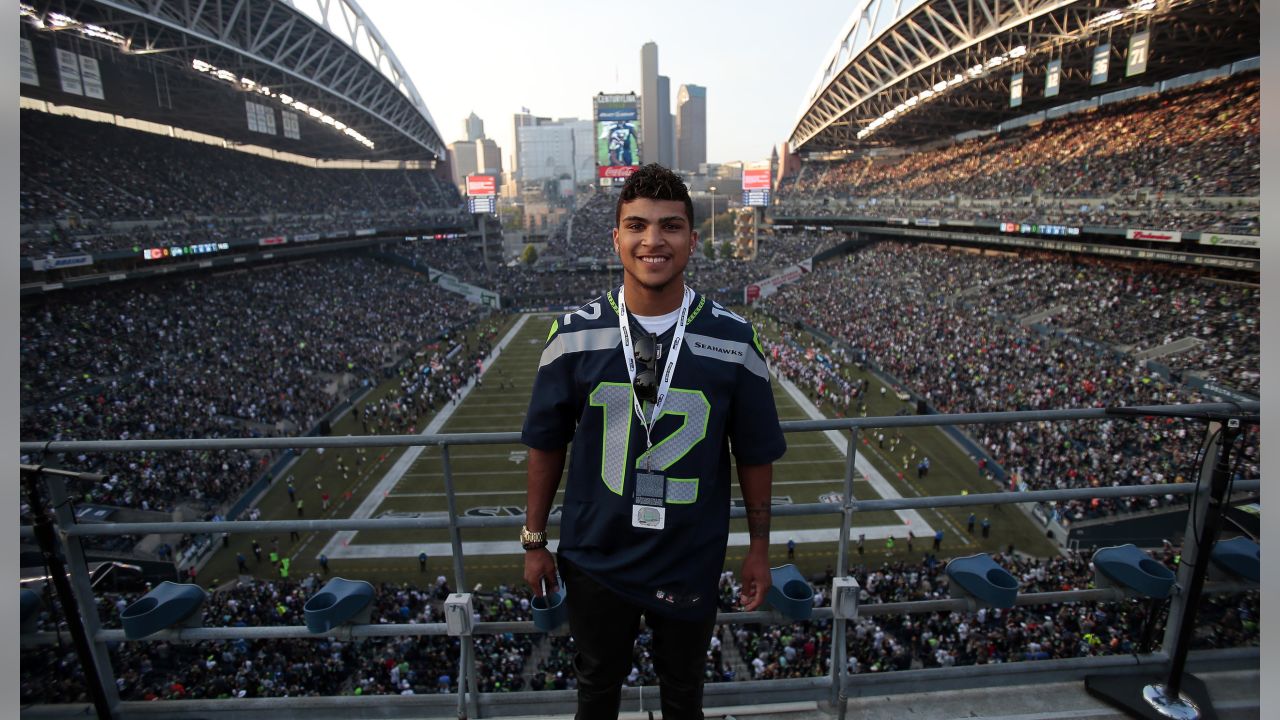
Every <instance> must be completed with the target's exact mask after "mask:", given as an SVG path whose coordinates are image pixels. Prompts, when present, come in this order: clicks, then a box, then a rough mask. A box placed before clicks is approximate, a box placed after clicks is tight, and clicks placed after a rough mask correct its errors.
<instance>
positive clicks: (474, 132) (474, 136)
mask: <svg viewBox="0 0 1280 720" xmlns="http://www.w3.org/2000/svg"><path fill="white" fill-rule="evenodd" d="M462 125H463V128H464V129H463V133H464V134H465V135H466V136H467V142H475V141H476V140H483V139H484V121H483V120H481V119H480V116H479V115H476V114H475V113H474V112H473V113H471V114H470V115H468V116H467V119H466V120H463V121H462Z"/></svg>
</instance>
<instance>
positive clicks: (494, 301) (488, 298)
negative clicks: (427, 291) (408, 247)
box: [427, 267, 502, 308]
mask: <svg viewBox="0 0 1280 720" xmlns="http://www.w3.org/2000/svg"><path fill="white" fill-rule="evenodd" d="M427 279H429V280H430V281H431V282H433V283H435V284H437V285H439V286H440V287H441V289H443V290H447V291H449V292H451V293H454V294H456V295H461V296H462V297H464V298H466V299H467V300H468V301H469V302H473V303H476V304H477V305H484V306H485V307H491V308H498V307H501V305H502V302H501V298H499V296H498V293H496V292H493V291H492V290H485V289H484V288H482V287H477V286H475V285H471V284H469V283H465V282H463V281H461V280H459V279H458V278H456V277H454V276H453V275H450V274H449V273H447V272H443V271H441V270H437V269H436V268H433V267H428V268H427Z"/></svg>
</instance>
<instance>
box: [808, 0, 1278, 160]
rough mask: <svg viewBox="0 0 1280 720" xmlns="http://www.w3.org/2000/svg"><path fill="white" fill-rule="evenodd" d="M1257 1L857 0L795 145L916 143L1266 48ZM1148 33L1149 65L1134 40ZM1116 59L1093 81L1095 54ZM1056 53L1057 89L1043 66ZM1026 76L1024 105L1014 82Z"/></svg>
mask: <svg viewBox="0 0 1280 720" xmlns="http://www.w3.org/2000/svg"><path fill="white" fill-rule="evenodd" d="M1258 6H1259V4H1258V1H1257V0H900V1H898V2H895V1H894V0H859V2H858V4H857V5H856V6H855V11H854V13H853V15H852V16H851V17H850V19H849V21H848V23H847V24H846V25H845V27H844V28H843V30H842V31H841V32H840V34H839V35H838V36H837V38H836V41H835V44H834V45H833V47H832V49H831V51H830V52H829V53H828V54H827V57H826V60H825V61H824V62H823V64H822V66H821V67H820V68H819V70H818V74H817V77H816V78H815V79H814V82H813V84H812V86H811V87H810V90H809V93H808V94H807V95H806V99H805V102H804V104H803V105H802V106H801V108H800V113H799V117H798V118H797V120H796V124H795V127H794V129H793V130H792V133H791V136H790V138H789V142H790V145H791V148H792V149H793V150H794V151H797V152H805V151H815V152H823V151H832V150H853V149H859V148H869V147H874V146H885V145H890V146H892V145H898V146H901V145H913V144H918V143H922V142H928V141H931V140H937V139H940V138H945V137H948V136H950V135H954V134H956V133H960V132H964V131H966V130H974V129H985V128H990V127H993V126H995V125H997V124H998V123H1000V122H1002V121H1004V120H1008V119H1012V118H1014V117H1019V116H1023V115H1028V114H1031V113H1035V112H1038V111H1041V110H1045V109H1048V108H1050V107H1053V106H1056V105H1061V104H1063V103H1067V102H1071V101H1074V100H1080V99H1083V98H1088V97H1093V96H1096V95H1099V94H1102V93H1107V92H1112V91H1115V90H1119V89H1123V88H1127V87H1133V86H1137V85H1150V84H1152V83H1154V82H1157V81H1160V80H1165V79H1168V78H1171V77H1175V76H1179V75H1184V74H1187V73H1191V72H1195V71H1198V70H1203V69H1208V68H1214V67H1220V66H1222V65H1225V64H1228V63H1231V62H1234V61H1237V60H1241V59H1245V58H1251V57H1255V56H1257V55H1258V52H1259V50H1258V48H1259V36H1260V23H1259V11H1258ZM1145 31H1149V33H1150V34H1149V43H1148V45H1147V47H1148V51H1147V54H1148V58H1147V64H1146V69H1145V71H1143V72H1141V73H1140V74H1133V75H1129V74H1128V72H1127V66H1126V63H1127V59H1128V56H1129V52H1130V51H1129V45H1130V39H1131V38H1132V37H1134V36H1135V35H1138V34H1139V33H1142V32H1145ZM1102 45H1106V46H1108V47H1107V48H1105V49H1103V50H1102V52H1103V53H1104V54H1105V55H1106V57H1107V58H1109V63H1110V67H1109V72H1108V73H1107V74H1106V78H1107V80H1106V82H1103V83H1100V84H1097V85H1093V84H1091V78H1092V76H1091V70H1092V67H1093V63H1094V53H1095V51H1096V50H1097V49H1098V48H1099V47H1100V46H1102ZM1054 61H1060V63H1061V66H1060V75H1059V77H1060V84H1059V92H1058V94H1057V96H1056V97H1046V96H1045V89H1046V83H1045V79H1046V74H1047V73H1048V70H1049V67H1050V64H1051V63H1054ZM1016 73H1021V74H1022V77H1021V79H1022V88H1023V92H1022V103H1021V105H1020V106H1018V107H1013V106H1012V103H1011V89H1010V85H1011V81H1012V79H1013V78H1014V76H1015V74H1016Z"/></svg>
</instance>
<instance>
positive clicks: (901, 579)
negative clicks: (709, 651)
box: [728, 546, 1260, 679]
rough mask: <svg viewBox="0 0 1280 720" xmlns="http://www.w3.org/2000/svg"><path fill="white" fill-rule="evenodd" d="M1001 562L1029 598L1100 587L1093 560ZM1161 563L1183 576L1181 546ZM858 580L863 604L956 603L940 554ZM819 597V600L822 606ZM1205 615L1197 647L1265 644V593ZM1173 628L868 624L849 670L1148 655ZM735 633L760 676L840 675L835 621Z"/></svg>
mask: <svg viewBox="0 0 1280 720" xmlns="http://www.w3.org/2000/svg"><path fill="white" fill-rule="evenodd" d="M995 559H996V561H997V562H998V563H999V564H1000V565H1001V566H1003V567H1004V568H1005V569H1006V570H1008V571H1009V572H1010V573H1011V574H1012V575H1013V576H1014V577H1015V578H1016V579H1017V580H1018V584H1019V588H1018V591H1019V593H1032V592H1056V591H1064V590H1079V589H1086V588H1090V587H1094V578H1093V572H1092V569H1091V566H1090V563H1089V562H1088V561H1087V560H1085V559H1084V558H1082V557H1080V556H1078V555H1075V554H1072V555H1070V556H1067V557H1056V558H1052V559H1050V560H1035V559H1027V558H1023V557H1019V556H1016V555H996V556H995ZM1158 559H1160V560H1162V561H1163V562H1164V563H1165V564H1166V565H1167V566H1168V567H1170V569H1175V570H1176V568H1177V551H1176V549H1175V548H1173V547H1171V546H1170V547H1166V548H1165V550H1164V552H1163V556H1162V557H1158ZM828 573H830V571H828ZM850 574H851V575H852V576H853V577H854V578H855V579H856V580H857V581H858V584H859V587H860V588H861V591H860V598H859V604H860V605H874V604H877V603H885V602H909V601H914V600H930V599H940V598H946V597H949V593H948V590H947V586H948V580H947V577H946V573H945V564H944V563H942V562H939V561H938V560H937V559H936V558H934V557H933V556H931V555H929V556H926V557H925V560H924V561H923V562H921V563H918V564H917V563H904V562H893V563H882V564H881V565H879V566H878V567H875V566H857V567H855V568H851V570H850ZM728 582H729V583H731V580H729V581H728ZM819 587H822V586H821V585H820V586H819ZM819 600H820V597H819V595H818V594H815V601H819ZM1200 618H1201V620H1200V622H1199V623H1197V627H1201V628H1206V629H1207V631H1206V632H1203V633H1197V634H1196V637H1195V639H1194V640H1193V647H1195V648H1218V647H1233V646H1242V645H1256V644H1257V643H1258V638H1259V619H1260V596H1259V593H1257V592H1256V591H1255V592H1249V593H1243V594H1237V595H1223V596H1206V599H1205V602H1204V603H1203V604H1202V605H1201V608H1200ZM1163 624H1164V618H1163V616H1162V615H1161V613H1160V612H1157V613H1156V615H1155V616H1154V617H1148V605H1147V604H1146V603H1145V602H1142V601H1125V602H1120V603H1099V602H1084V603H1067V604H1063V605H1035V606H1030V605H1028V606H1019V607H1015V608H1012V609H1008V610H1002V609H999V608H995V609H985V608H980V609H979V610H977V611H976V612H972V613H967V612H934V613H928V614H921V615H880V616H872V617H860V618H858V620H856V621H853V622H852V623H851V627H849V628H848V629H847V633H848V635H847V643H848V645H847V655H846V657H847V658H848V665H847V666H846V667H845V672H847V673H849V674H859V673H866V672H888V671H893V670H913V669H920V668H937V667H952V666H957V665H981V664H990V663H1008V662H1020V661H1029V660H1047V659H1060V658H1074V657H1087V656H1098V655H1117V654H1131V653H1137V652H1145V651H1149V650H1150V649H1151V647H1153V646H1158V645H1159V642H1160V638H1161V637H1162V633H1163ZM730 631H731V633H732V637H733V640H734V643H735V645H736V646H737V648H738V649H739V651H740V652H741V654H742V657H743V658H744V659H747V658H750V660H748V662H749V664H750V666H751V675H752V678H753V679H774V678H788V677H809V676H815V675H826V674H828V673H829V672H830V660H831V624H830V623H829V622H816V621H815V622H804V623H795V624H793V625H791V626H761V625H745V626H730ZM1153 642H1154V645H1152V644H1151V643H1153ZM1144 643H1146V648H1145V650H1144V649H1143V645H1144Z"/></svg>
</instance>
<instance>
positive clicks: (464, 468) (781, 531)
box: [200, 315, 1054, 587]
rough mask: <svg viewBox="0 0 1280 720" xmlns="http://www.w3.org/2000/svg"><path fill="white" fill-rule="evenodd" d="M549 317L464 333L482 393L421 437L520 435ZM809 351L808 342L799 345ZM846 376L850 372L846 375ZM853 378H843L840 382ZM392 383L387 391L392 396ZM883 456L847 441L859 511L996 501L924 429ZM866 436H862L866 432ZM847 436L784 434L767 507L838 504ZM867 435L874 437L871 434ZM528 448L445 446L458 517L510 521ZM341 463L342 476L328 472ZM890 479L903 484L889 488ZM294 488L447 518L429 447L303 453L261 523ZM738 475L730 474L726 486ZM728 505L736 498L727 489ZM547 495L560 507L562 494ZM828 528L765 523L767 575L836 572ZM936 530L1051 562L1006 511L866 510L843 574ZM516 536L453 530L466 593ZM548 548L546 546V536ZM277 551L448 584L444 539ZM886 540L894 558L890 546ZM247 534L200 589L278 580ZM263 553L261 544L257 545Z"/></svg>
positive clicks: (1037, 535)
mask: <svg viewBox="0 0 1280 720" xmlns="http://www.w3.org/2000/svg"><path fill="white" fill-rule="evenodd" d="M552 317H554V316H553V315H528V316H508V317H504V318H501V319H499V320H497V321H488V322H486V323H484V324H482V327H480V328H476V329H475V330H474V331H473V332H474V333H478V332H481V331H486V332H488V331H496V339H497V340H498V341H499V342H498V347H499V349H498V351H497V353H496V357H494V358H493V359H492V361H491V362H490V364H489V365H488V366H487V367H486V368H485V371H484V373H483V375H482V382H481V383H480V384H478V385H475V386H472V387H470V388H468V391H467V392H466V393H465V395H464V396H463V397H462V399H461V400H460V401H459V402H458V403H457V404H456V405H449V406H446V407H444V408H441V409H440V410H438V411H437V413H436V414H435V416H434V417H430V418H422V419H421V423H422V424H419V425H418V426H417V429H418V430H419V431H426V432H430V433H470V432H503V431H519V430H520V428H521V425H522V423H523V420H524V413H525V409H526V406H527V404H528V400H529V395H530V392H531V389H532V384H533V377H534V374H535V372H536V370H537V365H538V357H539V355H540V354H541V351H542V346H543V343H544V341H545V338H546V334H547V329H548V327H549V325H550V322H551V318H552ZM756 320H757V322H758V323H759V324H760V327H761V334H762V336H765V337H773V336H776V335H774V333H777V332H778V328H776V327H774V326H773V325H772V324H771V323H770V322H769V321H767V320H763V319H760V318H756ZM807 340H808V341H811V342H812V339H811V338H809V339H807ZM855 372H856V371H855ZM851 377H854V375H851ZM395 382H396V381H394V380H393V381H391V383H392V384H394V383H395ZM879 386H880V383H879V381H878V380H875V379H872V380H871V385H870V390H871V392H869V393H868V395H869V400H870V407H869V408H868V413H869V414H870V415H872V416H877V415H880V416H884V415H893V414H894V413H895V412H897V411H898V410H900V409H901V408H902V407H903V406H904V404H903V403H902V402H901V401H899V400H897V398H896V397H895V396H894V394H893V393H892V392H890V393H886V395H885V396H884V397H883V398H882V397H881V396H880V393H879ZM389 387H391V385H388V386H386V387H383V388H379V389H377V390H375V391H374V393H372V394H371V395H370V396H369V398H368V399H375V400H376V399H377V397H378V395H379V393H384V392H386V390H387V389H388V388H389ZM773 388H774V396H775V399H776V402H777V406H778V412H779V415H780V417H781V419H782V420H803V419H810V418H813V417H817V416H819V415H818V413H819V412H827V413H830V412H831V410H830V408H825V409H819V408H815V407H814V405H813V404H812V403H811V402H810V401H809V400H808V399H807V398H805V397H804V395H803V394H802V393H801V392H798V391H797V390H796V389H795V388H794V386H790V383H786V382H780V381H777V380H775V382H774V383H773ZM360 432H361V430H360V428H359V426H358V425H357V424H356V422H355V421H354V420H353V419H352V417H351V416H350V414H348V415H347V416H345V417H343V418H342V419H341V420H340V421H339V422H337V423H335V425H334V428H333V434H335V435H345V434H348V433H350V434H360ZM885 434H886V436H888V438H889V439H888V442H886V444H885V447H884V449H881V448H880V447H879V443H877V442H875V441H871V442H867V441H865V440H864V441H862V442H860V443H859V448H860V453H859V455H860V458H859V464H858V468H859V472H858V473H857V474H856V475H855V482H854V495H855V497H857V498H860V499H871V498H879V497H886V496H895V495H896V496H904V497H913V496H917V495H949V494H959V493H961V492H962V491H968V492H971V493H982V492H995V491H997V489H996V488H995V487H994V486H992V485H991V484H990V482H989V481H986V480H983V479H981V478H980V477H979V476H978V473H977V469H976V465H975V464H974V461H973V460H972V459H971V458H969V456H968V455H966V454H965V453H964V452H963V451H961V450H960V448H959V447H958V446H957V445H956V444H955V443H954V442H952V441H951V440H950V439H949V438H947V437H946V436H945V435H944V434H943V433H942V432H941V431H939V430H937V429H935V428H918V429H909V430H903V431H901V433H900V436H901V438H900V440H898V441H897V442H896V443H895V442H894V437H893V435H894V433H891V432H886V433H885ZM865 435H871V434H870V433H866V434H865ZM847 437H848V435H847V433H846V434H844V435H841V434H840V433H838V432H834V431H831V432H827V433H819V432H807V433H789V434H788V435H787V445H788V449H787V453H786V455H785V456H784V457H783V458H782V459H781V460H780V461H779V462H778V463H776V464H775V466H774V484H773V497H774V504H775V505H785V504H793V503H815V502H838V501H839V493H840V492H841V490H842V486H843V477H844V472H845V457H844V448H845V447H846V444H847ZM872 437H873V436H872ZM526 452H527V449H526V448H525V447H524V446H523V445H519V444H505V445H471V446H457V447H453V448H451V449H450V461H451V467H452V471H453V473H452V474H453V484H454V490H455V495H456V502H457V509H458V512H459V514H461V515H472V516H484V515H490V516H492V515H504V516H520V515H522V514H523V508H524V504H525V459H526ZM923 455H927V456H928V457H929V458H930V460H931V462H932V469H931V471H930V473H929V475H928V476H927V477H926V478H925V479H918V478H916V471H915V467H916V464H917V462H918V460H919V458H920V457H921V456H923ZM339 458H341V459H342V465H343V466H345V468H346V470H345V473H344V472H343V471H342V470H340V469H339V462H338V460H339ZM899 474H901V477H900V476H899ZM289 477H291V478H292V479H293V485H294V488H295V492H296V493H297V495H296V497H298V498H301V499H302V500H303V502H304V507H305V515H304V517H306V518H315V517H331V518H342V517H357V518H377V517H387V516H406V515H410V516H439V517H444V516H447V507H448V505H447V494H446V487H445V481H444V474H443V468H442V462H441V451H440V449H439V448H436V447H428V448H409V449H402V448H368V449H366V450H365V452H364V455H363V459H362V458H361V455H360V454H359V453H357V451H356V450H354V449H347V450H341V451H339V450H336V449H330V450H328V451H327V452H325V453H323V454H322V453H318V452H314V451H309V452H307V453H305V454H303V455H302V456H301V457H300V458H299V459H298V460H297V461H296V462H295V463H294V464H293V465H292V466H291V467H290V468H289V470H288V471H287V472H286V473H285V474H284V475H283V476H282V477H280V478H277V479H276V482H275V484H274V486H273V487H272V488H271V489H270V490H269V491H268V492H267V493H266V495H265V496H264V498H263V499H262V500H261V501H260V503H259V507H260V508H261V509H262V517H263V519H274V518H296V517H297V513H296V510H295V509H294V506H293V504H292V503H291V502H290V499H289V497H288V495H287V489H286V482H285V480H286V478H289ZM735 477H736V476H735ZM324 491H327V492H328V493H329V494H330V496H331V504H330V507H329V509H328V510H327V511H322V509H321V507H320V506H321V492H324ZM733 494H734V498H735V500H736V499H738V498H740V497H741V495H740V492H738V490H737V488H736V487H735V489H734V493H733ZM559 497H563V485H562V486H561V492H560V495H559ZM970 512H974V513H975V514H976V516H977V518H978V519H979V521H980V520H981V519H982V518H983V517H990V519H991V523H992V533H991V537H990V538H988V539H983V538H982V537H981V536H980V534H970V533H969V532H967V529H966V527H965V524H966V520H967V518H968V516H969V513H970ZM839 524H840V516H839V515H838V514H830V515H822V516H804V517H780V516H776V515H775V517H774V519H773V523H772V547H773V550H772V552H771V556H772V557H771V560H772V561H773V564H774V565H778V564H782V563H785V562H787V561H788V553H787V541H788V540H789V539H794V540H795V542H796V551H795V557H794V560H792V561H793V562H795V563H796V564H797V565H798V566H799V567H800V569H801V570H802V571H803V572H804V573H806V574H818V573H821V572H823V571H824V569H825V568H827V567H828V566H830V567H831V568H832V569H834V568H835V565H836V558H837V555H836V553H837V538H838V535H839ZM938 529H941V530H942V531H943V532H944V535H945V538H944V541H943V545H942V550H941V552H940V553H939V557H940V558H947V557H952V556H958V555H968V554H972V553H975V552H981V551H991V552H995V551H999V550H1003V549H1005V548H1006V547H1007V545H1009V544H1011V543H1012V544H1014V545H1015V546H1016V547H1017V548H1018V549H1019V550H1021V551H1024V552H1029V553H1032V554H1036V555H1047V554H1050V553H1052V552H1053V551H1054V549H1053V546H1052V545H1050V543H1049V542H1048V541H1046V540H1045V539H1044V538H1043V536H1042V534H1041V532H1040V531H1038V530H1036V528H1035V526H1034V525H1033V524H1032V523H1031V522H1030V521H1029V520H1028V519H1027V518H1026V516H1025V515H1024V514H1023V513H1022V512H1021V511H1020V510H1018V509H1017V508H1015V507H1013V506H991V505H981V506H975V507H973V508H951V509H946V510H942V511H936V512H935V511H933V510H924V511H919V512H914V511H909V512H888V511H881V512H868V513H859V514H856V515H855V517H854V530H853V534H852V537H853V538H854V539H855V540H856V538H857V537H858V535H860V534H861V535H865V537H866V540H865V545H864V553H865V554H863V555H859V553H858V552H857V550H856V549H855V546H856V543H851V548H850V563H851V564H868V563H872V562H874V563H877V564H878V563H879V562H881V561H884V560H887V559H911V560H918V559H919V558H920V557H921V556H922V555H923V553H924V552H926V551H929V550H930V549H931V547H932V537H933V532H934V530H938ZM516 531H517V528H516V527H503V528H468V529H464V530H463V531H462V537H463V541H464V553H465V554H464V566H465V572H466V580H467V583H468V585H471V586H474V585H475V584H477V583H483V584H484V585H486V586H488V587H492V586H494V585H496V584H502V583H505V584H517V583H519V582H521V579H520V578H521V574H522V568H523V565H522V557H523V556H522V553H521V552H520V548H519V546H518V544H517V543H516V541H515V535H516ZM909 531H910V532H914V534H915V536H916V538H915V540H914V543H913V547H912V548H910V549H908V547H907V534H908V532H909ZM730 533H731V534H730V539H729V551H728V560H727V561H726V565H727V567H728V568H729V569H733V570H735V571H736V570H737V568H738V567H739V565H740V563H741V560H742V556H743V554H744V551H745V548H746V545H747V539H746V526H745V521H744V520H735V521H734V522H733V525H732V527H731V528H730ZM550 536H551V537H552V538H553V545H554V537H555V530H554V528H553V529H552V532H551V533H550ZM274 537H275V538H276V539H277V541H278V543H279V547H280V550H281V553H282V554H283V555H285V556H288V557H290V558H291V559H292V565H291V572H290V576H291V577H300V576H302V575H304V574H305V573H307V572H310V571H313V570H316V569H317V567H318V565H317V562H316V558H317V557H318V556H319V555H320V554H321V553H324V554H325V555H327V557H328V558H329V567H330V572H331V573H332V574H335V575H341V576H343V577H347V578H353V579H355V578H359V579H366V580H370V581H374V582H379V581H394V582H401V581H408V582H414V583H418V584H421V583H425V582H433V581H434V579H435V577H436V576H437V575H444V576H446V577H447V578H448V579H449V581H450V583H451V584H452V583H453V582H454V577H453V565H452V554H451V552H450V545H449V535H448V532H447V531H444V530H441V531H405V530H386V531H361V532H339V533H332V532H330V533H300V534H299V535H298V537H296V538H291V537H290V536H289V533H288V532H287V531H286V532H283V533H279V534H278V535H274ZM888 537H893V538H894V541H895V542H894V546H893V548H892V549H889V548H888V541H887V538H888ZM253 539H255V538H252V537H250V536H248V535H235V536H232V538H231V545H230V547H229V549H227V550H221V549H220V550H219V551H218V552H217V553H216V554H215V556H214V557H213V558H212V559H211V560H210V562H209V563H208V565H207V566H206V567H205V569H204V570H203V572H202V573H201V576H200V580H201V581H202V582H206V583H208V582H213V581H214V580H215V579H217V580H220V581H225V580H227V579H229V578H230V577H232V576H233V575H234V574H235V554H236V552H237V551H239V552H243V553H244V554H245V556H246V557H247V558H248V564H249V567H250V569H251V570H252V571H253V574H254V575H256V576H259V577H276V576H277V573H276V571H275V569H274V568H273V567H272V566H271V564H270V563H269V562H267V561H266V560H265V553H264V560H263V562H262V563H261V564H258V563H256V562H255V560H254V558H253V555H252V553H251V552H250V551H249V547H250V543H251V541H252V540H253ZM256 539H257V540H258V541H259V542H261V543H262V545H263V547H264V550H265V551H266V552H269V551H270V549H271V548H270V544H271V540H272V537H267V536H262V537H257V538H256ZM422 552H426V553H427V556H428V561H427V564H426V568H425V569H423V568H421V567H420V566H419V562H418V559H417V558H418V555H419V553H422Z"/></svg>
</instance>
